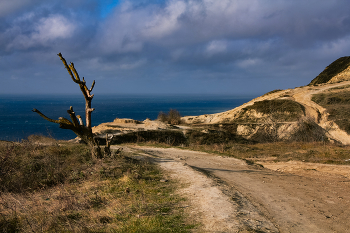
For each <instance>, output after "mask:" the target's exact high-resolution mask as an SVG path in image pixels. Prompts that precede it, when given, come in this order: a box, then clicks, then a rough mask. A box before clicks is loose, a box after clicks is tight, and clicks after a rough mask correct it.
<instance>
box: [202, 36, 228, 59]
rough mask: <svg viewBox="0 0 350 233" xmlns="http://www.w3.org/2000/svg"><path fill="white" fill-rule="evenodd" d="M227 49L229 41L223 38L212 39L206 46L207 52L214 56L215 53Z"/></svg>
mask: <svg viewBox="0 0 350 233" xmlns="http://www.w3.org/2000/svg"><path fill="white" fill-rule="evenodd" d="M226 51H227V42H226V41H222V40H214V41H211V42H210V43H209V44H208V46H207V47H206V54H207V55H209V56H212V55H214V54H218V53H223V52H226Z"/></svg>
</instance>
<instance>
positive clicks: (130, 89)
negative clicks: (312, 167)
mask: <svg viewBox="0 0 350 233" xmlns="http://www.w3.org/2000/svg"><path fill="white" fill-rule="evenodd" d="M0 9H1V10H0V29H1V34H0V77H1V79H2V80H4V83H5V84H6V85H7V87H3V86H2V87H0V91H1V92H3V93H8V92H14V93H18V92H27V93H45V92H47V88H46V85H47V84H48V83H53V84H55V85H52V87H50V88H52V89H53V90H52V91H50V93H51V92H57V93H60V92H62V91H65V92H69V93H70V92H74V90H75V89H74V87H72V88H70V87H67V86H69V84H68V83H69V81H70V80H69V77H65V75H67V74H65V71H64V69H63V68H62V64H60V61H59V59H58V58H57V57H56V55H55V54H57V53H58V52H62V54H63V55H64V56H65V57H66V58H67V60H69V61H74V62H75V64H76V67H77V69H78V71H80V73H81V74H82V75H84V76H86V78H87V79H91V80H92V79H96V82H97V86H96V91H97V92H101V93H103V92H105V93H179V94H182V93H202V94H208V93H212V94H213V93H216V94H218V93H226V94H237V95H242V94H262V93H264V92H267V91H270V90H273V89H276V88H293V87H295V86H300V85H305V84H307V83H308V82H310V81H311V80H312V79H313V78H314V77H315V76H317V75H318V73H320V72H321V71H322V70H323V69H324V68H325V66H327V65H328V64H329V63H331V62H332V61H334V60H335V59H337V58H339V57H341V56H347V55H349V54H348V51H349V49H350V40H349V39H350V30H349V29H350V16H349V14H348V12H349V9H350V3H348V2H347V1H342V0H333V1H326V0H325V1H323V0H322V1H320V0H318V1H316V0H309V1H302V0H295V1H288V0H266V1H259V0H220V1H217V0H164V1H159V0H158V1H156V0H154V1H142V0H140V1H104V4H103V5H101V3H100V1H97V0H88V1H81V0H71V1H56V0H53V1H49V2H47V1H40V0H32V1H31V0H23V1H15V0H12V1H5V2H1V3H0ZM106 12H107V13H106ZM14 80H16V81H14ZM18 80H21V82H20V83H21V84H19V83H18ZM98 85H100V87H99V89H98ZM9 90H10V91H9Z"/></svg>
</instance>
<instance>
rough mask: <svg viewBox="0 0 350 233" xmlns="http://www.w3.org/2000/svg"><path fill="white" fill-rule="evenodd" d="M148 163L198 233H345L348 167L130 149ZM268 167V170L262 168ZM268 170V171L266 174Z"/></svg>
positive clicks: (349, 209) (349, 187)
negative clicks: (177, 195)
mask: <svg viewBox="0 0 350 233" xmlns="http://www.w3.org/2000/svg"><path fill="white" fill-rule="evenodd" d="M124 149H125V150H130V151H133V152H135V153H137V154H139V155H141V156H149V157H153V158H154V159H155V161H156V162H157V163H159V164H160V165H161V167H162V168H163V169H166V170H167V171H169V174H170V175H169V176H170V177H169V178H171V179H178V180H180V181H181V182H183V183H185V184H187V185H185V187H184V188H182V189H180V190H179V192H181V193H182V195H185V196H187V198H188V200H189V206H188V208H186V209H187V211H188V213H189V214H190V215H191V217H193V218H194V219H195V220H197V221H198V222H200V223H202V226H201V227H200V228H199V229H196V231H198V232H347V231H348V230H349V229H350V221H349V218H350V195H349V193H350V185H349V183H350V179H349V176H350V173H349V170H350V169H349V168H350V166H337V165H322V164H307V163H302V162H289V163H269V162H265V163H264V166H265V168H263V167H262V166H259V165H248V164H247V163H246V162H245V161H242V160H238V159H234V158H228V157H221V156H217V155H211V154H207V153H203V152H194V151H189V150H181V149H175V148H168V149H164V148H151V147H136V146H135V147H130V148H124ZM266 167H267V168H266ZM268 168H270V169H268Z"/></svg>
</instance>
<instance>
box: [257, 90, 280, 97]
mask: <svg viewBox="0 0 350 233" xmlns="http://www.w3.org/2000/svg"><path fill="white" fill-rule="evenodd" d="M280 91H283V90H281V89H275V90H272V91H269V92H267V93H265V94H263V95H262V96H267V95H270V94H273V93H276V92H280Z"/></svg>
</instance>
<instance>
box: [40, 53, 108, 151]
mask: <svg viewBox="0 0 350 233" xmlns="http://www.w3.org/2000/svg"><path fill="white" fill-rule="evenodd" d="M58 56H59V57H60V59H61V60H62V62H63V65H64V66H65V68H66V69H67V71H68V73H69V75H70V76H71V78H72V80H73V82H75V83H77V84H79V87H80V90H81V92H82V93H83V95H84V98H85V120H86V126H84V122H83V120H82V118H81V117H80V116H79V115H78V116H75V112H74V111H73V107H72V106H71V107H70V109H68V110H67V113H68V114H69V116H70V118H71V121H70V120H68V119H66V118H64V117H60V118H59V119H58V120H53V119H51V118H49V117H47V116H45V115H44V114H43V113H41V112H40V111H39V110H37V109H33V112H36V113H38V114H39V115H40V116H41V117H43V118H44V119H45V120H48V121H50V122H53V123H56V124H59V125H60V128H62V129H70V130H72V131H73V132H74V133H75V134H76V135H77V136H78V137H80V138H81V140H83V141H84V142H85V143H86V144H88V145H89V146H90V147H91V149H92V153H93V155H94V156H96V157H99V158H101V157H102V152H101V148H100V146H99V145H98V143H97V142H96V140H95V139H94V135H93V133H92V129H91V113H92V111H94V110H95V109H93V108H91V101H92V98H93V97H94V95H91V92H92V89H93V88H94V86H95V80H94V81H93V83H92V85H91V88H90V89H88V88H87V86H86V82H85V80H84V77H83V80H80V77H79V74H78V72H77V70H76V69H75V67H74V64H73V63H72V62H71V63H70V64H69V65H68V64H67V62H66V60H65V59H64V58H63V56H62V54H61V53H59V54H58Z"/></svg>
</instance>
